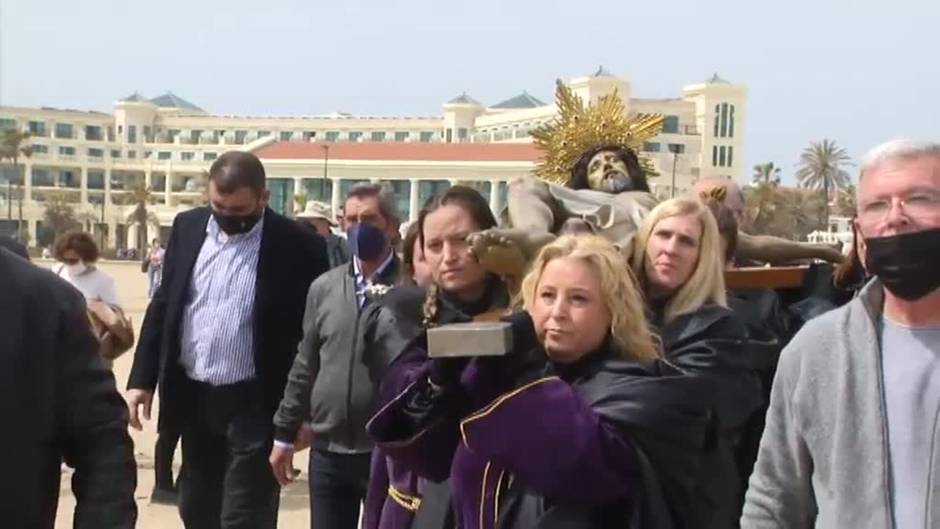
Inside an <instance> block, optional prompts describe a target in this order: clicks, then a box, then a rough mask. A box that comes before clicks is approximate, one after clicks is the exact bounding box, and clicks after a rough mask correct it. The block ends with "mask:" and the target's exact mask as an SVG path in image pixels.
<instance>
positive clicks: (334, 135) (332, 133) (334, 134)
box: [326, 130, 339, 142]
mask: <svg viewBox="0 0 940 529" xmlns="http://www.w3.org/2000/svg"><path fill="white" fill-rule="evenodd" d="M326 141H330V142H335V141H339V131H338V130H329V131H327V132H326Z"/></svg>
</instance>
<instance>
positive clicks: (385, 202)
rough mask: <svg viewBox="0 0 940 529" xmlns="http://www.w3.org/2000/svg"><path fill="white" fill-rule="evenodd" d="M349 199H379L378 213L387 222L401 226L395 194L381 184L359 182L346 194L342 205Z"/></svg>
mask: <svg viewBox="0 0 940 529" xmlns="http://www.w3.org/2000/svg"><path fill="white" fill-rule="evenodd" d="M350 197H356V198H366V197H377V198H378V199H379V213H381V214H382V216H383V217H385V219H386V220H388V221H389V222H391V223H393V224H397V225H401V214H400V213H399V212H398V199H397V198H396V197H395V192H394V191H392V188H391V187H389V186H387V185H383V184H373V183H369V182H361V183H358V184H356V185H354V186H352V188H351V189H350V190H349V193H346V199H345V200H344V201H343V204H345V203H346V200H349V198H350Z"/></svg>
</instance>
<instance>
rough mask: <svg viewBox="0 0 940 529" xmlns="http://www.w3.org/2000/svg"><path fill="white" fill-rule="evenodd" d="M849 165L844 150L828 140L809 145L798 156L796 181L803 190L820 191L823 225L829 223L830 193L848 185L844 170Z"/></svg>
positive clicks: (847, 177) (847, 174) (846, 173)
mask: <svg viewBox="0 0 940 529" xmlns="http://www.w3.org/2000/svg"><path fill="white" fill-rule="evenodd" d="M850 165H852V163H851V160H850V158H849V155H848V153H847V152H846V150H845V149H843V148H842V147H839V146H838V145H836V142H835V141H833V140H829V139H824V140H822V141H820V142H812V143H810V145H809V147H807V148H805V149H803V153H802V154H800V161H799V162H797V169H796V179H797V181H799V183H800V186H801V187H803V188H806V189H814V190H821V191H822V196H823V199H824V201H825V206H824V209H823V211H824V214H825V216H826V218H825V219H824V221H823V222H824V223H828V222H829V220H828V219H829V201H830V200H831V199H832V195H833V193H832V192H833V191H837V190H841V189H844V188H845V187H846V186H848V185H849V183H850V179H849V173H848V172H847V171H846V170H845V169H844V168H845V167H847V166H850Z"/></svg>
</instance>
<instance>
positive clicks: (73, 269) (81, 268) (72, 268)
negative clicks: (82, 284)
mask: <svg viewBox="0 0 940 529" xmlns="http://www.w3.org/2000/svg"><path fill="white" fill-rule="evenodd" d="M65 269H66V270H68V271H69V276H70V277H75V276H80V275H82V274H84V273H85V270H88V267H87V266H85V263H83V262H81V261H79V262H77V263H75V264H67V265H65Z"/></svg>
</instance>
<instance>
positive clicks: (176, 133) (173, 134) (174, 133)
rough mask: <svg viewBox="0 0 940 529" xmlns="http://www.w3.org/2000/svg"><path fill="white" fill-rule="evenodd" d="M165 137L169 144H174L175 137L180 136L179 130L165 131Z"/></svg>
mask: <svg viewBox="0 0 940 529" xmlns="http://www.w3.org/2000/svg"><path fill="white" fill-rule="evenodd" d="M167 135H168V136H169V137H170V143H176V137H177V136H179V135H180V129H170V130H168V131H167Z"/></svg>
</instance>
